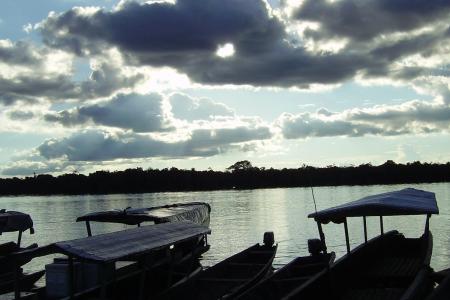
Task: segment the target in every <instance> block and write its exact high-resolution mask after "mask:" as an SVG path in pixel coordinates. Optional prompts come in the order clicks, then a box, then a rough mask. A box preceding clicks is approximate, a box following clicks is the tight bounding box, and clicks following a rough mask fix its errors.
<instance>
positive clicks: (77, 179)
mask: <svg viewBox="0 0 450 300" xmlns="http://www.w3.org/2000/svg"><path fill="white" fill-rule="evenodd" d="M449 181H450V162H448V163H445V164H437V163H421V162H418V161H417V162H413V163H407V164H398V163H395V162H394V161H392V160H388V161H386V162H385V163H384V164H382V165H379V166H373V165H371V164H362V165H359V166H346V167H337V166H327V167H312V166H307V165H302V166H301V167H299V168H289V169H288V168H284V169H273V168H258V167H255V166H253V165H252V164H251V162H249V161H247V160H244V161H239V162H236V163H235V164H233V165H232V166H230V167H228V168H227V169H226V170H225V171H214V170H211V169H210V170H205V171H197V170H195V169H190V170H184V169H177V168H170V169H168V168H166V169H151V168H150V169H147V170H144V169H142V168H134V169H127V170H124V171H96V172H94V173H91V174H89V175H83V174H77V173H71V174H63V175H59V176H56V177H55V176H52V175H48V174H40V175H35V176H33V177H25V178H17V177H14V178H0V195H55V194H67V195H76V194H114V193H149V192H167V191H204V190H221V189H255V188H277V187H309V186H338V185H374V184H399V183H410V184H412V183H430V182H449Z"/></svg>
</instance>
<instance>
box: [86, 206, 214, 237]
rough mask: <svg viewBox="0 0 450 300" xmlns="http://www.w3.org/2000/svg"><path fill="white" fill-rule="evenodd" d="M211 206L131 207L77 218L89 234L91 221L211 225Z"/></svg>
mask: <svg viewBox="0 0 450 300" xmlns="http://www.w3.org/2000/svg"><path fill="white" fill-rule="evenodd" d="M210 212H211V207H210V206H209V204H208V203H204V202H188V203H176V204H169V205H163V206H155V207H148V208H131V207H128V208H126V209H124V210H108V211H101V212H94V213H89V214H86V215H83V216H81V217H78V218H77V222H86V229H87V233H88V235H89V236H91V235H92V231H91V226H90V222H106V223H120V224H126V225H137V226H140V225H141V223H144V222H153V223H154V224H160V223H167V222H179V221H190V222H194V223H197V224H199V225H203V226H206V227H209V220H210V216H209V215H210Z"/></svg>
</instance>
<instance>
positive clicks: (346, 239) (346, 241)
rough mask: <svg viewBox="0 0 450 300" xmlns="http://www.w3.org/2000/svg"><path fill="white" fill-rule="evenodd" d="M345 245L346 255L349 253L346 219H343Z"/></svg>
mask: <svg viewBox="0 0 450 300" xmlns="http://www.w3.org/2000/svg"><path fill="white" fill-rule="evenodd" d="M344 230H345V244H346V245H347V253H350V240H349V238H348V226H347V218H345V219H344Z"/></svg>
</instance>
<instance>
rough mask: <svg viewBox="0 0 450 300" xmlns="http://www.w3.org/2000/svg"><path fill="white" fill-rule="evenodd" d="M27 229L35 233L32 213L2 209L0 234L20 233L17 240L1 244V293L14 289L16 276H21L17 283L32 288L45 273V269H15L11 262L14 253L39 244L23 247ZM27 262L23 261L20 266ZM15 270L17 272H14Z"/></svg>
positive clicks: (0, 213) (0, 211) (0, 212)
mask: <svg viewBox="0 0 450 300" xmlns="http://www.w3.org/2000/svg"><path fill="white" fill-rule="evenodd" d="M27 230H29V231H30V234H34V228H33V220H32V219H31V216H30V215H28V214H26V213H23V212H18V211H11V210H10V211H7V210H5V209H2V210H0V235H2V234H3V233H6V232H17V233H18V236H17V242H14V241H10V242H6V243H3V244H0V294H5V293H8V292H11V291H13V290H14V281H15V280H14V278H15V276H16V277H17V278H19V280H18V282H17V284H18V285H19V286H21V287H22V288H24V289H27V288H31V287H32V286H33V284H34V283H35V282H36V281H37V280H39V279H40V278H41V277H42V276H43V275H44V271H39V272H32V273H25V272H23V270H22V268H19V269H17V270H15V267H14V265H13V264H12V262H11V259H10V257H11V255H12V254H14V253H20V252H21V251H25V250H29V249H33V248H36V247H37V244H31V245H29V246H27V247H22V245H21V244H22V235H23V233H24V232H25V231H27ZM27 262H28V261H22V262H21V264H20V265H19V267H20V266H22V265H24V264H26V263H27ZM15 271H17V274H15V273H14V272H15Z"/></svg>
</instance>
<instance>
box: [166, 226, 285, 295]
mask: <svg viewBox="0 0 450 300" xmlns="http://www.w3.org/2000/svg"><path fill="white" fill-rule="evenodd" d="M276 251H277V245H274V240H273V234H272V233H266V234H265V235H264V244H263V245H260V244H255V245H253V246H251V247H249V248H247V249H245V250H243V251H242V252H239V253H237V254H235V255H233V256H231V257H229V258H227V259H225V260H223V261H221V262H219V263H218V264H216V265H214V266H212V267H209V268H207V269H204V270H202V271H201V272H199V273H197V274H195V275H193V276H189V277H187V278H186V279H185V280H182V281H180V282H179V283H177V284H175V285H174V286H173V287H172V288H170V289H169V290H168V291H167V292H165V293H163V294H162V295H160V296H159V297H158V299H171V300H175V299H196V300H206V299H232V298H235V297H236V296H238V295H239V294H241V293H243V292H244V291H246V290H247V289H249V288H250V287H252V286H253V285H254V284H255V283H257V282H258V281H259V280H261V279H262V278H263V277H264V276H266V275H267V274H268V272H270V271H271V270H272V262H273V259H274V258H275V254H276Z"/></svg>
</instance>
